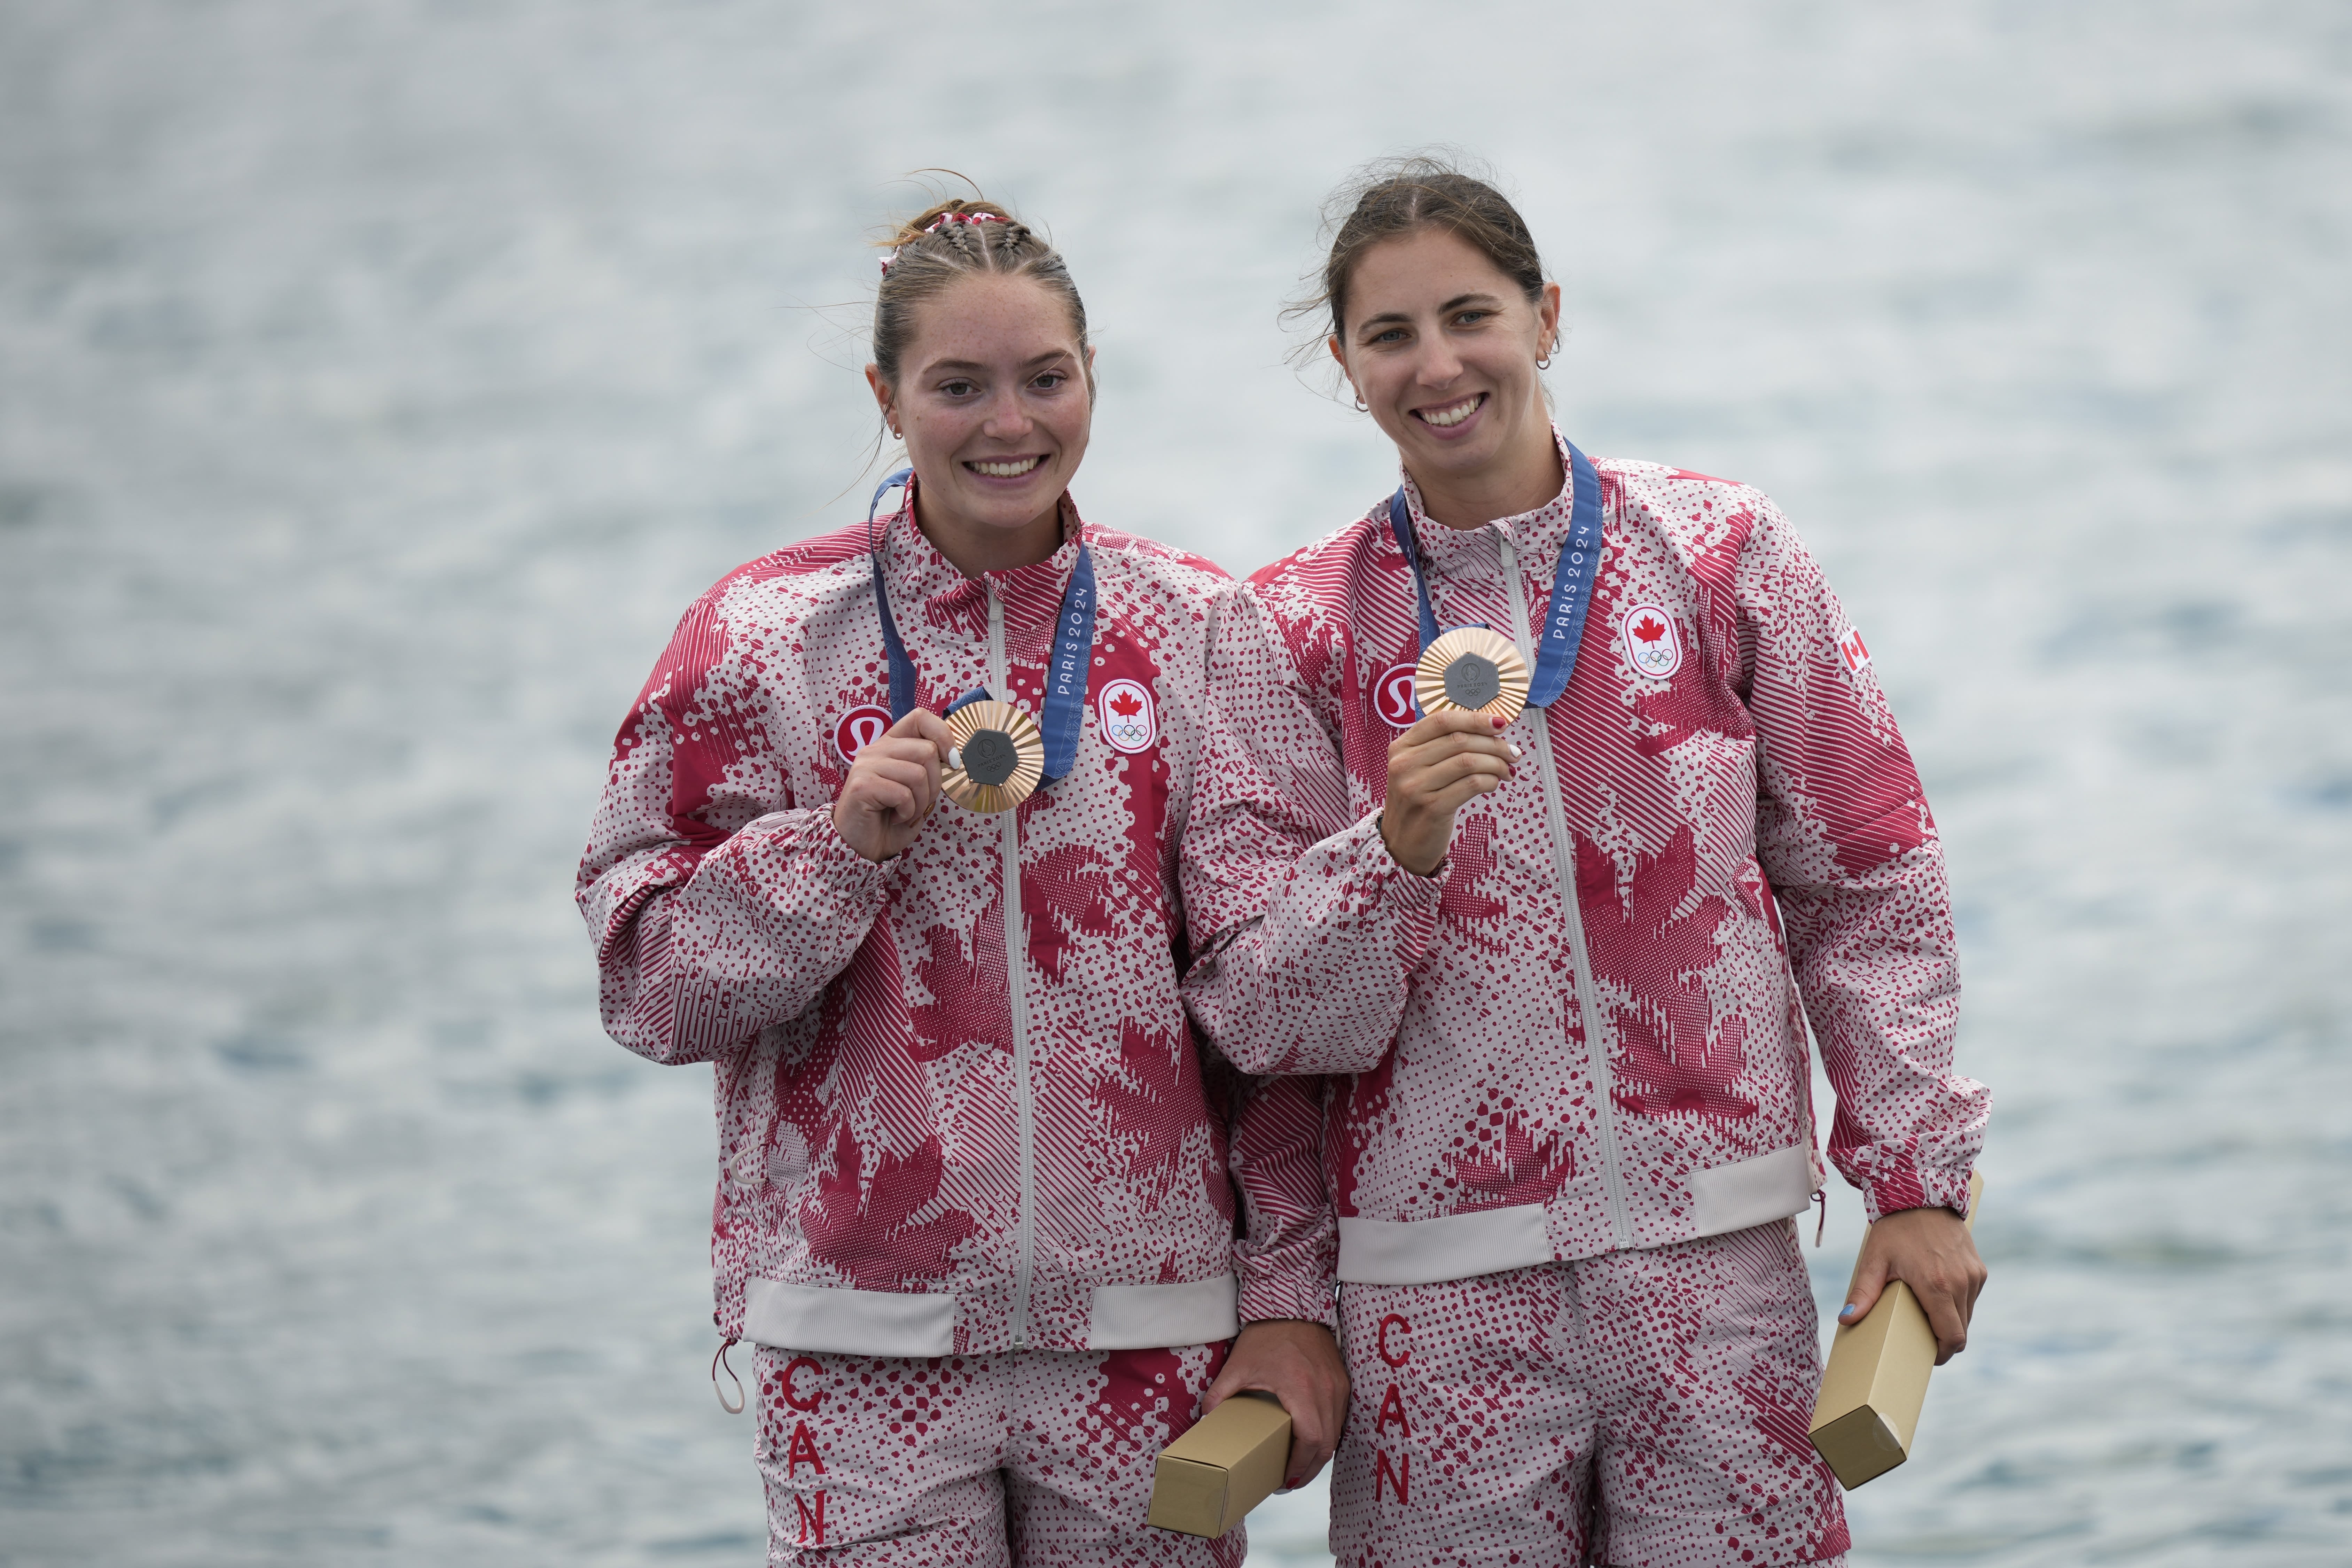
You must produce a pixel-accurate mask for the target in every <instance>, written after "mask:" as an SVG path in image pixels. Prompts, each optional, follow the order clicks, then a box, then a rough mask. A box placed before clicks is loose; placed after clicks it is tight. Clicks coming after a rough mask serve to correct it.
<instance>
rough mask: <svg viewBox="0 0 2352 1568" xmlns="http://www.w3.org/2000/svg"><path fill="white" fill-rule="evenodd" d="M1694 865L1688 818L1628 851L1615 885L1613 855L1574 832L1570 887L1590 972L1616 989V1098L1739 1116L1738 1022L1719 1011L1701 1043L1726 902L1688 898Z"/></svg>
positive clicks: (1663, 1110)
mask: <svg viewBox="0 0 2352 1568" xmlns="http://www.w3.org/2000/svg"><path fill="white" fill-rule="evenodd" d="M1697 874H1698V853H1697V849H1696V845H1695V843H1694V841H1693V836H1692V833H1691V830H1690V828H1689V827H1687V826H1683V827H1678V828H1676V829H1675V834H1674V837H1671V838H1669V839H1668V840H1667V841H1666V843H1665V847H1664V848H1663V849H1661V850H1660V851H1659V852H1658V853H1657V854H1656V855H1654V856H1636V857H1635V858H1634V860H1633V879H1632V881H1631V883H1630V885H1629V886H1628V887H1627V889H1625V890H1624V891H1623V892H1622V893H1621V892H1620V891H1619V889H1618V887H1617V864H1616V862H1615V861H1613V860H1612V859H1611V858H1609V857H1608V856H1607V855H1604V854H1603V853H1601V850H1600V849H1599V848H1598V847H1596V846H1594V845H1593V844H1592V843H1591V840H1589V839H1579V840H1578V841H1577V845H1576V882H1577V889H1576V891H1577V899H1578V901H1579V903H1580V904H1581V906H1582V907H1583V910H1584V931H1585V936H1586V939H1587V941H1588V942H1590V943H1591V953H1592V969H1593V973H1595V974H1597V975H1599V976H1600V977H1601V979H1603V980H1607V981H1613V982H1615V983H1616V984H1617V985H1618V986H1620V987H1622V993H1621V994H1620V995H1619V996H1617V997H1612V998H1611V999H1610V1002H1609V1006H1610V1009H1611V1011H1612V1013H1613V1014H1615V1016H1616V1019H1617V1026H1618V1032H1619V1037H1620V1039H1621V1041H1622V1046H1623V1052H1624V1059H1623V1060H1622V1061H1621V1062H1620V1063H1619V1064H1618V1067H1617V1084H1616V1089H1615V1093H1616V1099H1617V1103H1618V1104H1619V1105H1621V1106H1622V1107H1624V1108H1625V1109H1626V1110H1635V1111H1640V1112H1643V1113H1644V1114H1646V1115H1651V1116H1664V1115H1670V1114H1685V1113H1690V1112H1697V1113H1699V1114H1703V1115H1709V1116H1727V1117H1731V1118H1734V1119H1740V1118H1746V1117H1748V1116H1752V1115H1754V1114H1755V1113H1756V1102H1755V1101H1754V1100H1750V1099H1748V1098H1746V1097H1744V1096H1741V1095H1739V1094H1737V1093H1735V1092H1734V1091H1733V1085H1735V1084H1737V1083H1738V1081H1739V1079H1740V1078H1741V1077H1743V1076H1744V1075H1745V1073H1746V1071H1747V1061H1746V1057H1745V1055H1744V1053H1743V1052H1742V1050H1741V1049H1740V1047H1741V1045H1742V1043H1743V1041H1744V1040H1745V1038H1746V1037H1747V1025H1746V1021H1745V1020H1743V1019H1741V1018H1740V1017H1738V1016H1737V1015H1734V1016H1731V1017H1729V1018H1727V1019H1726V1020H1725V1023H1724V1027H1723V1029H1722V1031H1721V1033H1720V1035H1719V1036H1718V1037H1717V1039H1716V1040H1715V1042H1714V1044H1713V1047H1712V1048H1710V1047H1709V1042H1708V1035H1709V1034H1710V1032H1712V1031H1711V1026H1712V1025H1713V1023H1714V1019H1713V1016H1712V1009H1711V1006H1710V1004H1709V1003H1708V1001H1707V994H1706V971H1707V970H1708V969H1710V968H1712V967H1713V966H1714V965H1715V963H1716V960H1717V955H1718V954H1719V952H1721V949H1720V947H1719V946H1718V944H1717V941H1716V932H1717V930H1718V929H1719V928H1720V927H1721V926H1722V924H1723V922H1724V921H1725V920H1726V919H1727V918H1728V917H1729V915H1730V913H1731V906H1730V905H1729V904H1728V903H1727V901H1726V900H1722V899H1719V898H1716V897H1714V896H1712V895H1709V896H1706V897H1702V898H1700V899H1698V900H1696V901H1692V900H1691V897H1690V895H1691V889H1692V884H1693V883H1694V881H1695V880H1696V878H1697ZM1685 902H1690V903H1691V907H1690V908H1689V909H1688V910H1683V905H1684V904H1685ZM1677 910H1681V911H1682V912H1680V913H1677V912H1676V911H1677Z"/></svg>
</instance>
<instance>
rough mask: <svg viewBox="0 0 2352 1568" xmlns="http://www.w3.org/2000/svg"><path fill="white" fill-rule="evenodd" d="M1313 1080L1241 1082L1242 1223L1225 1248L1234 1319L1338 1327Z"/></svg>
mask: <svg viewBox="0 0 2352 1568" xmlns="http://www.w3.org/2000/svg"><path fill="white" fill-rule="evenodd" d="M1325 1085H1326V1080H1325V1079H1319V1078H1259V1079H1244V1081H1243V1082H1242V1084H1241V1086H1240V1088H1239V1090H1238V1093H1239V1097H1240V1104H1239V1107H1238V1112H1237V1114H1236V1115H1235V1116H1234V1124H1233V1141H1232V1151H1233V1155H1232V1158H1233V1175H1234V1186H1235V1187H1236V1188H1237V1189H1238V1190H1239V1191H1240V1193H1241V1194H1242V1205H1243V1211H1244V1215H1245V1217H1246V1220H1247V1224H1246V1226H1245V1227H1244V1234H1243V1235H1242V1236H1241V1237H1239V1238H1238V1239H1237V1240H1235V1241H1234V1268H1235V1271H1236V1272H1237V1273H1239V1275H1240V1276H1241V1320H1242V1321H1243V1322H1244V1323H1257V1322H1264V1321H1266V1320H1268V1319H1272V1318H1297V1319H1302V1320H1304V1321H1307V1322H1310V1323H1321V1324H1322V1325H1323V1326H1324V1327H1326V1328H1328V1329H1330V1330H1331V1331H1334V1332H1337V1331H1338V1330H1339V1317H1338V1312H1337V1307H1336V1303H1335V1300H1334V1298H1333V1294H1332V1292H1333V1288H1334V1286H1335V1285H1336V1283H1337V1281H1338V1279H1339V1220H1338V1219H1337V1217H1335V1215H1334V1211H1333V1209H1332V1207H1331V1198H1330V1191H1329V1188H1328V1186H1327V1184H1325V1181H1324V1175H1323V1171H1324V1166H1323V1100H1324V1091H1325Z"/></svg>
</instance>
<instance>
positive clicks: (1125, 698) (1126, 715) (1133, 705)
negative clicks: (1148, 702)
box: [1110, 691, 1143, 719]
mask: <svg viewBox="0 0 2352 1568" xmlns="http://www.w3.org/2000/svg"><path fill="white" fill-rule="evenodd" d="M1142 709H1143V700H1142V699H1141V698H1139V697H1138V696H1137V695H1136V694H1135V693H1134V692H1132V691H1122V692H1120V693H1118V695H1117V696H1115V697H1113V698H1112V699H1111V700H1110V710H1111V711H1112V712H1114V713H1116V714H1118V716H1119V717H1120V718H1122V719H1132V718H1134V717H1135V715H1136V714H1137V713H1139V712H1140V711H1141V710H1142Z"/></svg>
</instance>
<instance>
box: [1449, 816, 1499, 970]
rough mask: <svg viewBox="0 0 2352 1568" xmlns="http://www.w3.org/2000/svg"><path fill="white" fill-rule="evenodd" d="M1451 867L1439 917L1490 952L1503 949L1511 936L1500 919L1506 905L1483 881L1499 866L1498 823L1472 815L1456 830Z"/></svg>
mask: <svg viewBox="0 0 2352 1568" xmlns="http://www.w3.org/2000/svg"><path fill="white" fill-rule="evenodd" d="M1446 859H1447V861H1448V862H1449V864H1450V869H1449V872H1448V874H1447V876H1446V879H1445V890H1444V892H1443V893H1441V894H1439V895H1438V899H1437V918H1438V919H1440V920H1442V921H1452V922H1454V924H1455V925H1456V927H1457V928H1458V931H1459V934H1460V935H1461V936H1462V937H1463V938H1464V939H1465V941H1468V942H1474V943H1475V944H1477V945H1478V946H1479V947H1481V948H1484V949H1486V951H1488V952H1502V951H1503V949H1504V946H1505V944H1506V943H1507V942H1508V940H1509V938H1508V937H1507V935H1506V933H1505V932H1504V931H1503V929H1502V927H1501V925H1500V923H1499V922H1500V921H1501V920H1502V918H1503V916H1504V914H1505V913H1506V912H1507V910H1506V908H1505V906H1504V904H1503V903H1502V901H1501V900H1498V899H1496V898H1494V897H1492V896H1490V895H1489V894H1487V893H1486V892H1485V891H1483V890H1482V889H1481V888H1480V884H1481V883H1482V882H1484V881H1485V880H1486V878H1487V877H1489V876H1490V875H1492V874H1493V872H1494V869H1495V822H1494V819H1493V818H1492V817H1488V816H1472V817H1467V818H1465V819H1463V820H1462V821H1461V824H1460V826H1457V827H1456V828H1455V829H1454V846H1453V847H1452V848H1450V849H1448V850H1447V851H1446Z"/></svg>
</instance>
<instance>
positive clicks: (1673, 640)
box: [1625, 605, 1683, 680]
mask: <svg viewBox="0 0 2352 1568" xmlns="http://www.w3.org/2000/svg"><path fill="white" fill-rule="evenodd" d="M1625 657H1626V658H1630V659H1632V660H1633V668H1635V669H1638V670H1640V671H1641V672H1642V673H1643V675H1646V676H1649V677H1651V678H1652V679H1656V680H1664V679H1665V678H1666V677H1667V676H1669V675H1672V674H1673V673H1674V672H1675V671H1676V670H1678V669H1680V668H1682V667H1683V639H1682V634H1680V633H1679V632H1677V631H1675V618H1674V616H1670V615H1668V614H1666V612H1665V611H1664V610H1662V609H1660V608H1659V607H1658V606H1657V605H1634V606H1633V608H1632V609H1630V610H1628V611H1626V612H1625Z"/></svg>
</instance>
